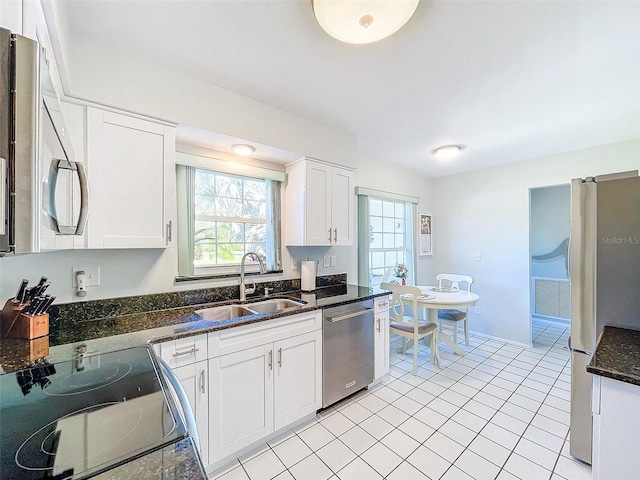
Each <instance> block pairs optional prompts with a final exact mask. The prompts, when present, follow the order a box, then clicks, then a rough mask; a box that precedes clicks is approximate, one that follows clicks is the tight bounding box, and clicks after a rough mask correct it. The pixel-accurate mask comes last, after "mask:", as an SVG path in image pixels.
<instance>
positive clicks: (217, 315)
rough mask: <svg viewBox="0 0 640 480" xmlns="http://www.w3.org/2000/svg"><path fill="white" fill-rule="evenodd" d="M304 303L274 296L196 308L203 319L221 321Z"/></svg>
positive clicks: (275, 310) (298, 305)
mask: <svg viewBox="0 0 640 480" xmlns="http://www.w3.org/2000/svg"><path fill="white" fill-rule="evenodd" d="M304 304H305V303H304V302H297V301H295V300H289V299H287V298H272V299H269V300H263V301H261V302H254V303H248V304H243V305H221V306H219V307H211V308H203V309H202V310H196V312H195V313H197V314H198V315H200V316H201V317H202V319H203V320H209V321H221V320H231V319H232V318H240V317H246V316H247V315H256V314H261V315H264V314H267V313H274V312H279V311H280V310H285V309H287V308H292V307H301V306H302V305H304Z"/></svg>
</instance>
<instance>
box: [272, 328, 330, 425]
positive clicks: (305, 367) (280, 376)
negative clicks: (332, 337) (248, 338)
mask: <svg viewBox="0 0 640 480" xmlns="http://www.w3.org/2000/svg"><path fill="white" fill-rule="evenodd" d="M273 348H274V355H275V365H274V372H275V376H274V389H273V393H274V410H275V415H274V423H275V430H279V429H281V428H283V427H286V426H287V425H290V424H292V423H293V422H295V421H296V420H299V419H301V418H303V417H304V416H305V415H308V414H309V413H313V412H315V411H316V410H318V409H319V408H320V407H321V403H322V332H321V331H319V330H318V331H315V332H311V333H307V334H304V335H298V336H296V337H292V338H287V339H285V340H282V341H281V342H277V343H275V344H274V346H273Z"/></svg>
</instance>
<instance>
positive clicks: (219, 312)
mask: <svg viewBox="0 0 640 480" xmlns="http://www.w3.org/2000/svg"><path fill="white" fill-rule="evenodd" d="M196 313H197V314H198V315H200V316H201V317H202V319H203V320H210V321H220V320H230V319H232V318H239V317H246V316H247V315H255V314H256V313H257V312H254V311H253V310H249V309H248V308H245V307H243V306H242V305H222V306H220V307H212V308H203V309H202V310H196Z"/></svg>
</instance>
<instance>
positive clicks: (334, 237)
mask: <svg viewBox="0 0 640 480" xmlns="http://www.w3.org/2000/svg"><path fill="white" fill-rule="evenodd" d="M333 241H334V243H338V229H337V228H334V229H333Z"/></svg>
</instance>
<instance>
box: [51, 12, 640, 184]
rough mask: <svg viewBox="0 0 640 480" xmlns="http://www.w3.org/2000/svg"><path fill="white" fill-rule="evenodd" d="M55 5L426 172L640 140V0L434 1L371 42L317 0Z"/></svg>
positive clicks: (77, 27) (87, 34)
mask: <svg viewBox="0 0 640 480" xmlns="http://www.w3.org/2000/svg"><path fill="white" fill-rule="evenodd" d="M56 12H57V15H59V18H60V19H61V20H62V22H61V24H63V25H67V26H68V28H69V30H70V31H69V32H67V37H68V39H69V41H71V42H82V41H83V40H84V39H87V38H91V39H92V40H93V41H98V42H100V43H106V44H108V45H110V46H111V47H112V48H113V49H116V50H122V51H126V52H128V53H130V54H138V55H143V56H144V57H145V58H147V59H148V60H150V61H153V62H157V63H158V64H161V65H163V66H164V67H166V68H173V69H178V70H180V71H182V72H183V73H186V74H189V75H191V76H193V77H197V78H199V79H202V80H205V81H207V82H210V83H212V84H215V85H217V86H220V87H223V88H226V89H228V90H232V91H235V92H237V93H240V94H242V95H245V96H247V97H250V98H253V99H256V100H259V101H261V102H264V103H267V104H269V105H272V106H274V107H278V108H281V109H283V110H287V111H289V112H291V113H294V114H298V115H302V116H304V117H307V118H310V119H313V120H316V121H318V122H321V123H324V124H327V125H330V126H334V127H337V128H340V129H344V130H346V131H348V132H350V133H352V134H354V135H356V136H357V138H358V148H359V153H360V154H361V155H362V156H364V157H372V158H375V159H379V160H383V161H389V162H395V163H398V164H401V165H405V166H408V167H410V168H412V169H416V170H419V171H421V172H422V173H424V174H426V175H429V176H434V177H437V176H443V175H448V174H453V173H458V172H462V171H468V170H474V169H478V168H483V167H487V166H491V165H497V164H503V163H508V162H514V161H520V160H526V159H529V158H536V157H540V156H545V155H551V154H555V153H560V152H566V151H571V150H576V149H580V148H585V147H590V146H594V145H601V144H606V143H612V142H617V141H622V140H628V139H631V138H639V137H640V54H639V52H640V28H638V25H640V2H635V1H624V2H615V1H522V0H510V1H455V0H450V1H449V0H447V1H429V0H422V1H421V3H420V5H419V6H418V8H417V10H416V13H415V15H414V16H413V17H412V18H411V19H410V20H409V22H408V23H407V25H405V27H404V28H403V29H401V30H400V31H399V32H397V33H396V34H394V35H392V36H391V37H388V38H387V39H384V40H382V41H380V42H377V43H374V44H369V45H349V44H344V43H341V42H339V41H337V40H335V39H333V38H332V37H330V36H329V35H327V34H326V33H324V32H323V31H322V30H321V28H320V27H319V25H318V24H317V22H316V21H315V19H314V16H313V11H312V8H311V3H310V1H309V0H282V1H281V0H242V1H224V0H213V1H204V0H200V1H178V0H173V1H155V0H144V1H133V0H122V1H103V0H83V1H71V0H66V1H64V2H63V1H61V0H59V1H58V2H57V5H56ZM212 138H214V139H215V138H216V137H215V136H212ZM246 140H249V141H250V140H251V139H246ZM213 141H214V140H212V142H213ZM450 143H455V144H460V145H462V146H463V147H464V149H463V151H462V153H461V154H460V156H459V157H458V158H457V159H456V160H453V161H447V162H443V161H441V160H438V159H437V158H436V157H435V156H434V155H433V154H432V153H431V152H432V150H433V149H434V148H436V147H438V146H441V145H445V144H450ZM210 146H212V147H216V145H213V144H212V145H210Z"/></svg>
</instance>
